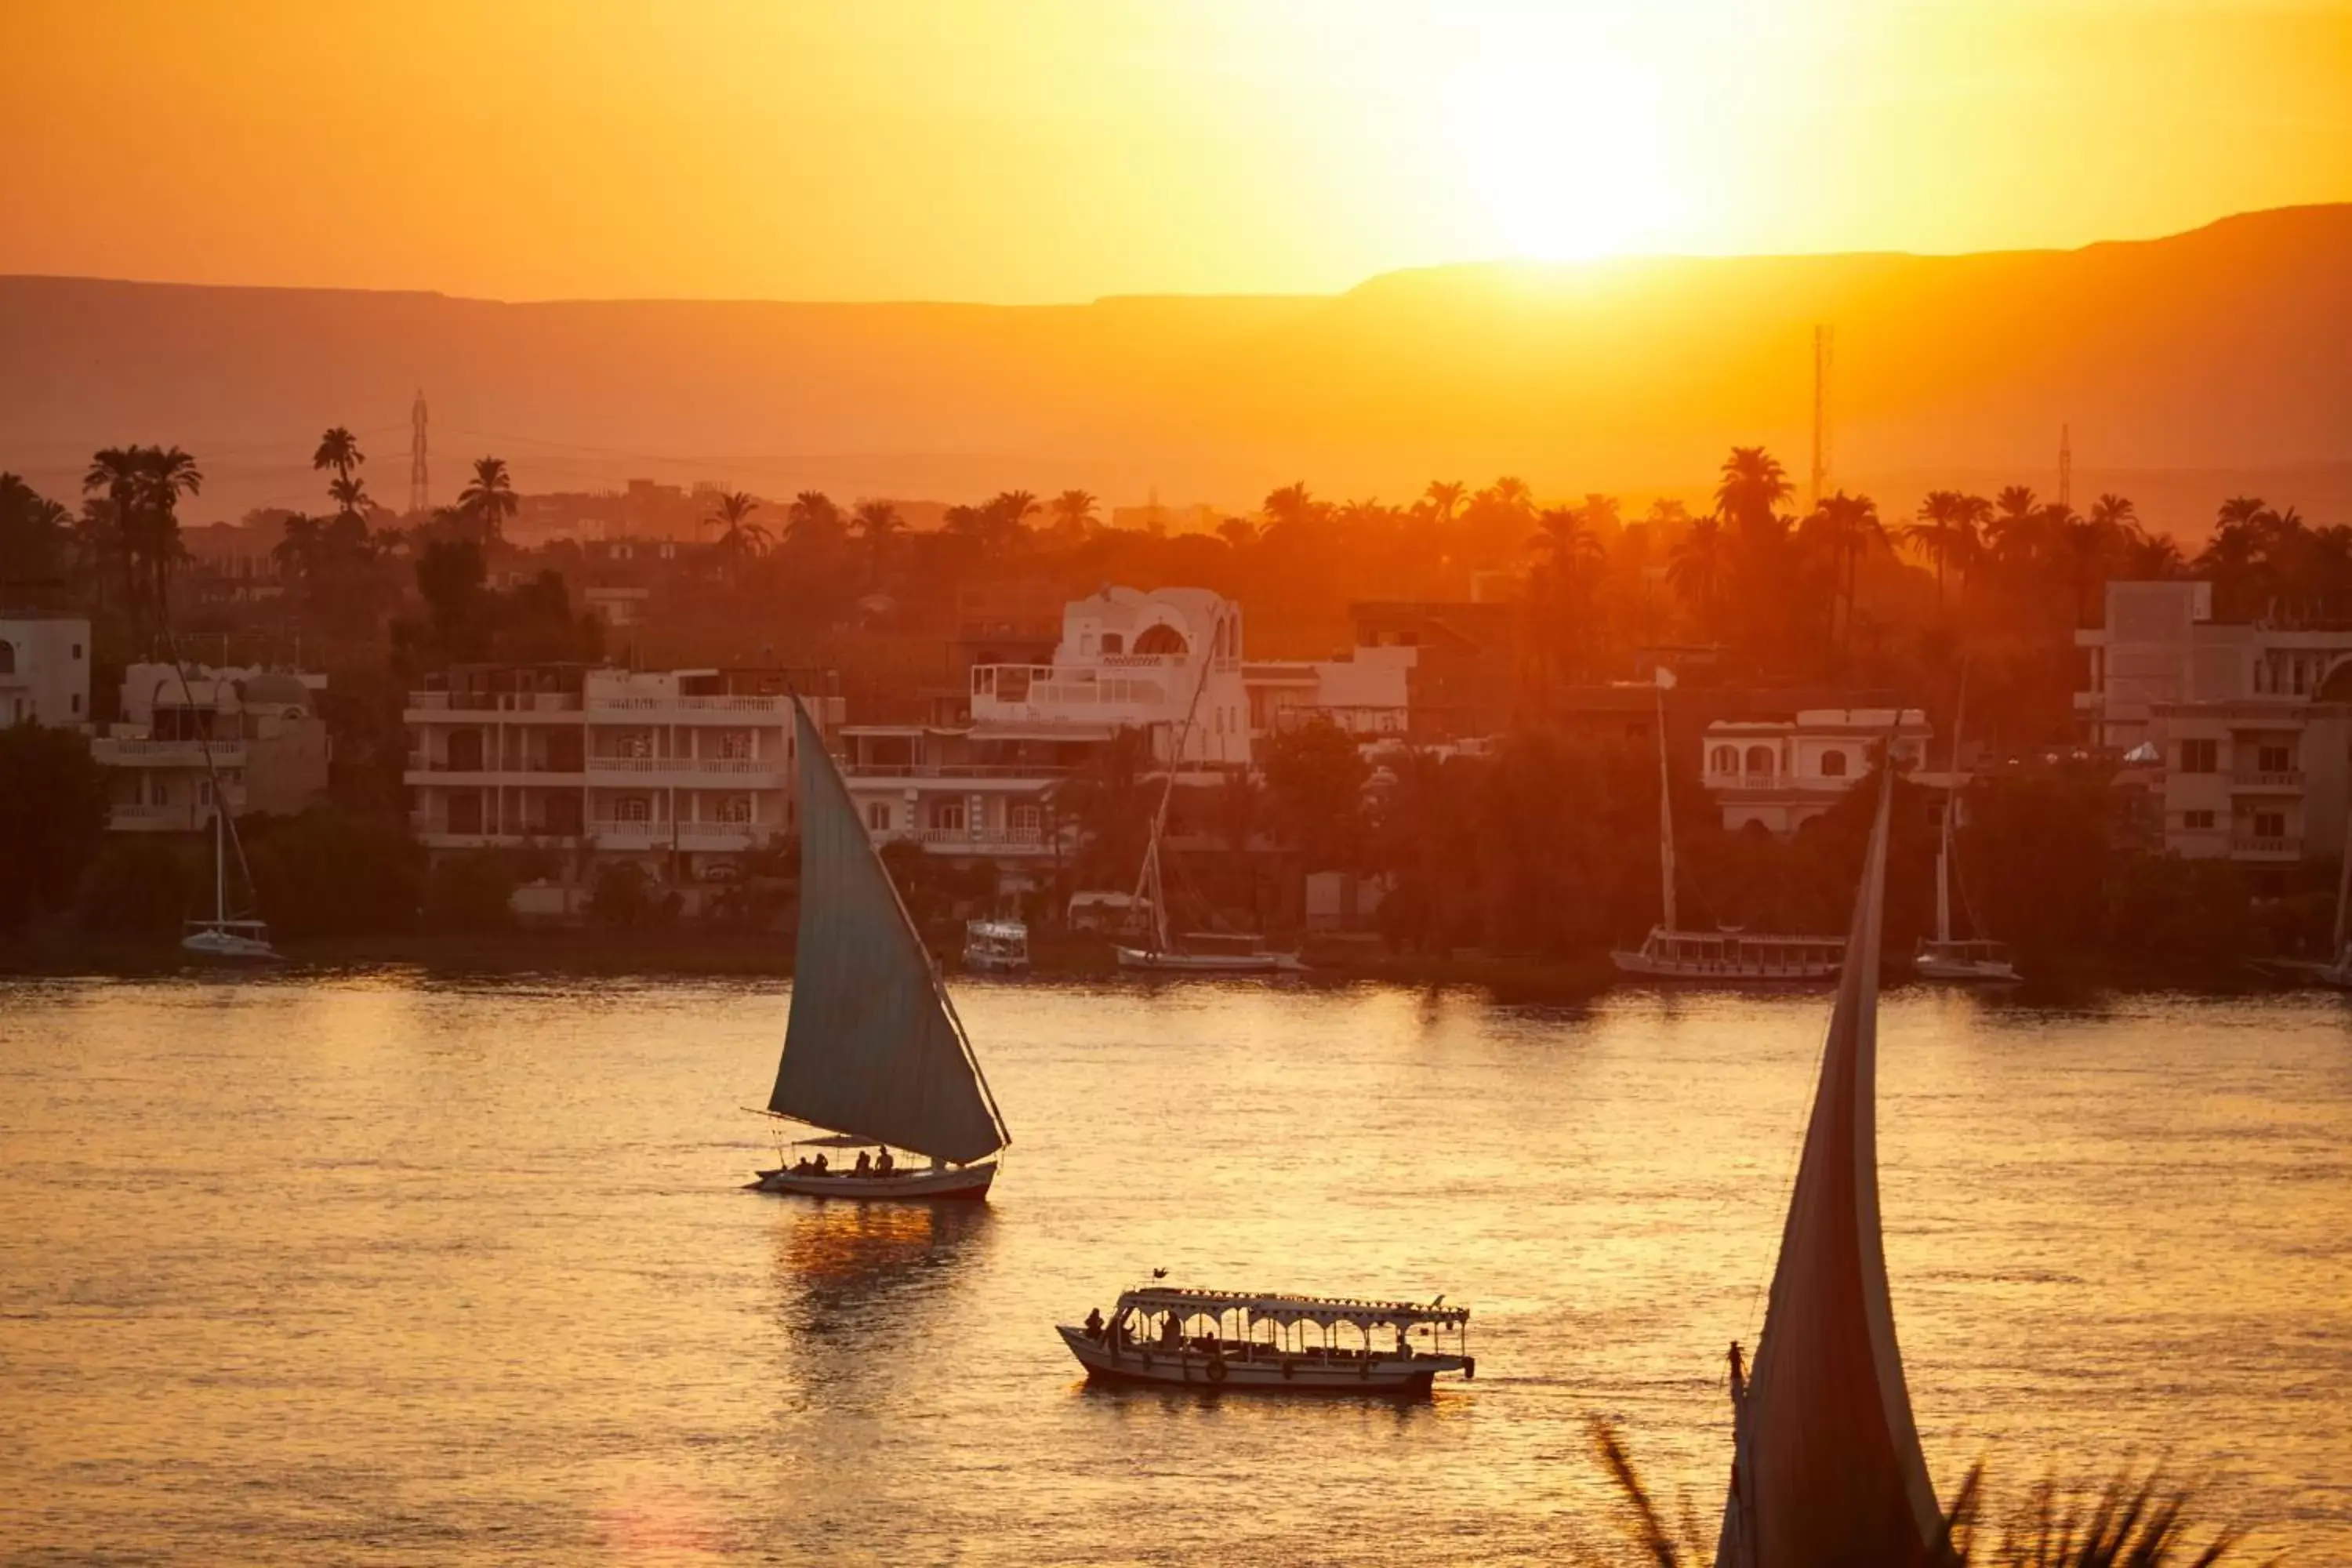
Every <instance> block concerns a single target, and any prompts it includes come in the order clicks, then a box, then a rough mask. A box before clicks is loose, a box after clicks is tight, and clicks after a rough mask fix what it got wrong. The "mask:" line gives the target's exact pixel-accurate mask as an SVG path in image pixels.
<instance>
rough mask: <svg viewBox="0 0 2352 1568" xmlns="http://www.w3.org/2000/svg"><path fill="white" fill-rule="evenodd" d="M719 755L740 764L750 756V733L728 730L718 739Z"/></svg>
mask: <svg viewBox="0 0 2352 1568" xmlns="http://www.w3.org/2000/svg"><path fill="white" fill-rule="evenodd" d="M719 755H720V756H722V757H727V758H730V759H732V760H735V761H738V762H741V761H745V760H748V759H749V758H750V757H751V731H749V730H729V731H725V732H724V733H722V734H721V735H720V736H719Z"/></svg>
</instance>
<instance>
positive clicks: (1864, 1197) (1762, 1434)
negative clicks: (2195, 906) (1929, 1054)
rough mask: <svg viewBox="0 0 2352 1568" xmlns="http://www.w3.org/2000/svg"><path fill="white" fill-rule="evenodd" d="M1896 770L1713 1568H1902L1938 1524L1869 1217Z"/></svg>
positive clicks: (1876, 837)
mask: <svg viewBox="0 0 2352 1568" xmlns="http://www.w3.org/2000/svg"><path fill="white" fill-rule="evenodd" d="M1893 798H1894V770H1893V768H1892V766H1891V765H1890V766H1888V767H1886V768H1885V770H1884V771H1883V772H1882V774H1881V777H1880V781H1879V793H1878V816H1877V821H1876V823H1875V825H1874V826H1873V827H1872V829H1871V835H1870V850H1869V853H1868V855H1867V857H1866V858H1864V862H1863V871H1862V886H1861V889H1860V891H1859V892H1858V894H1857V895H1856V897H1855V900H1854V911H1853V929H1852V931H1851V933H1850V935H1849V937H1848V939H1847V945H1846V964H1845V970H1844V973H1843V976H1842V977H1841V980H1840V983H1839V986H1838V995H1837V1005H1836V1007H1835V1009H1834V1011H1833V1012H1832V1014H1831V1017H1830V1030H1829V1040H1828V1044H1827V1046H1826V1047H1824V1049H1823V1051H1822V1073H1821V1081H1820V1083H1819V1085H1818V1086H1817V1088H1816V1089H1815V1093H1814V1099H1813V1110H1812V1119H1811V1123H1810V1124H1809V1125H1808V1127H1807V1130H1806V1133H1805V1148H1804V1156H1803V1159H1802V1162H1801V1164H1800V1165H1799V1167H1798V1171H1797V1182H1796V1186H1795V1189H1794V1191H1793V1192H1792V1193H1791V1194H1790V1199H1789V1215H1788V1221H1787V1225H1786V1226H1785V1228H1784V1229H1783V1230H1782V1232H1781V1237H1780V1261H1779V1264H1778V1266H1777V1267H1776V1268H1775V1269H1774V1272H1773V1276H1772V1292H1771V1296H1770V1299H1769V1305H1768V1306H1767V1308H1766V1310H1765V1318H1764V1332H1763V1336H1762V1338H1761V1339H1760V1340H1759V1342H1758V1343H1757V1347H1756V1360H1755V1364H1754V1370H1753V1373H1752V1375H1751V1376H1750V1378H1749V1379H1748V1384H1747V1387H1746V1391H1745V1393H1744V1394H1740V1395H1739V1403H1738V1409H1737V1415H1736V1416H1735V1422H1734V1432H1735V1436H1734V1439H1733V1443H1734V1453H1735V1462H1734V1465H1733V1468H1732V1485H1731V1495H1730V1498H1729V1500H1728V1501H1727V1505H1726V1508H1725V1510H1724V1520H1723V1533H1722V1537H1721V1542H1720V1544H1719V1546H1718V1548H1717V1558H1716V1561H1717V1564H1718V1568H1826V1565H1840V1564H1854V1565H1860V1564H1870V1565H1872V1568H1910V1565H1913V1564H1917V1563H1925V1562H1927V1561H1928V1559H1929V1555H1930V1552H1931V1550H1932V1547H1933V1543H1934V1542H1936V1541H1937V1538H1938V1535H1939V1533H1940V1526H1941V1514H1940V1512H1939V1511H1938V1510H1937V1504H1936V1493H1935V1488H1934V1486H1933V1484H1932V1483H1931V1482H1930V1481H1929V1479H1928V1477H1927V1460H1926V1458H1924V1457H1923V1456H1922V1455H1921V1453H1920V1450H1919V1435H1918V1431H1917V1428H1916V1426H1915V1425H1914V1424H1913V1421H1912V1415H1911V1396H1910V1393H1909V1390H1908V1389H1907V1388H1906V1385H1905V1383H1904V1377H1903V1358H1902V1354H1901V1352H1900V1350H1899V1349H1898V1348H1897V1346H1896V1344H1895V1309H1894V1304H1893V1300H1892V1299H1891V1297H1890V1296H1889V1294H1888V1291H1887V1283H1886V1255H1885V1248H1884V1246H1883V1244H1882V1240H1881V1237H1880V1231H1879V1214H1878V1133H1877V1110H1876V1100H1877V1058H1878V960H1879V945H1880V939H1881V935H1882V931H1881V927H1882V924H1883V921H1884V916H1885V895H1886V837H1887V823H1888V818H1889V815H1890V809H1891V803H1892V801H1893Z"/></svg>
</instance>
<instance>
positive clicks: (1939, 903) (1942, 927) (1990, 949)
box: [1911, 669, 2018, 984]
mask: <svg viewBox="0 0 2352 1568" xmlns="http://www.w3.org/2000/svg"><path fill="white" fill-rule="evenodd" d="M1968 708H1969V677H1968V671H1967V670H1966V669H1962V670H1961V672H1960V700H1959V702H1958V705H1957V706H1956V707H1955V708H1954V709H1953V711H1952V771H1951V774H1950V778H1951V782H1950V783H1949V784H1947V785H1945V787H1944V832H1943V837H1942V838H1941V839H1940V840H1938V841H1937V846H1936V934H1935V936H1934V937H1932V938H1922V939H1921V941H1920V942H1919V951H1918V952H1916V953H1914V954H1913V955H1912V958H1911V967H1912V968H1913V969H1914V970H1915V971H1916V972H1917V973H1918V975H1919V978H1921V979H1922V980H1958V981H1976V982H1989V983H1991V984H2003V983H2006V982H2010V981H2013V980H2015V979H2016V978H2017V977H2018V976H2017V964H2016V963H2015V962H2014V961H2013V960H2011V957H2010V955H2009V944H2008V943H2007V942H1994V941H1991V940H1990V939H1989V938H1985V937H1975V938H1969V939H1958V938H1955V937H1954V936H1953V935H1952V828H1953V824H1954V819H1955V818H1957V817H1958V815H1959V805H1960V789H1959V777H1960V724H1961V721H1963V720H1964V719H1966V718H1967V716H1968Z"/></svg>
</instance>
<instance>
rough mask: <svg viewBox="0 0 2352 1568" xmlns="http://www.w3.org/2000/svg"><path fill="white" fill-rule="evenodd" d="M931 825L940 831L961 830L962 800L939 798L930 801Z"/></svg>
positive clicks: (956, 831) (955, 831) (952, 831)
mask: <svg viewBox="0 0 2352 1568" xmlns="http://www.w3.org/2000/svg"><path fill="white" fill-rule="evenodd" d="M931 826H932V827H933V828H934V829H935V830H937V831H939V832H940V833H961V832H962V831H963V802H961V801H960V800H940V801H933V802H932V803H931Z"/></svg>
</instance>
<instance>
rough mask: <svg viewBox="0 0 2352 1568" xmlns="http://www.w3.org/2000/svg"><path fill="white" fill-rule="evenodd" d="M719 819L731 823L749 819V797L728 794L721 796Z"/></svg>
mask: <svg viewBox="0 0 2352 1568" xmlns="http://www.w3.org/2000/svg"><path fill="white" fill-rule="evenodd" d="M719 821H721V822H733V823H744V822H749V821H751V796H750V795H727V796H725V797H723V798H722V799H721V800H720V801H719Z"/></svg>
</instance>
